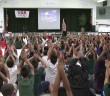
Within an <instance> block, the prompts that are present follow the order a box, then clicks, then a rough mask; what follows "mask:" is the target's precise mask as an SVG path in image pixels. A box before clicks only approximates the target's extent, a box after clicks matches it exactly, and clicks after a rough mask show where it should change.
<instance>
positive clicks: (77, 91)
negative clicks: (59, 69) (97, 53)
mask: <svg viewBox="0 0 110 96" xmlns="http://www.w3.org/2000/svg"><path fill="white" fill-rule="evenodd" d="M81 47H82V45H78V46H76V47H74V48H75V50H74V53H75V55H76V58H73V59H72V60H71V62H70V64H69V68H68V80H69V83H70V87H71V91H72V93H73V96H91V94H92V93H91V91H90V89H89V86H88V83H87V82H88V72H87V67H86V64H85V60H84V59H83V58H82V51H81Z"/></svg>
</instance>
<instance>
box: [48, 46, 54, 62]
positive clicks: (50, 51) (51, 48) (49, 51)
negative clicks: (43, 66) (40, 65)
mask: <svg viewBox="0 0 110 96" xmlns="http://www.w3.org/2000/svg"><path fill="white" fill-rule="evenodd" d="M53 49H54V46H51V47H50V48H49V50H48V60H49V59H50V56H51V54H52V50H53Z"/></svg>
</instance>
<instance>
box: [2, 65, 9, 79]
mask: <svg viewBox="0 0 110 96" xmlns="http://www.w3.org/2000/svg"><path fill="white" fill-rule="evenodd" d="M3 67H4V70H5V72H6V76H7V78H9V79H10V74H9V71H8V68H7V66H6V64H3Z"/></svg>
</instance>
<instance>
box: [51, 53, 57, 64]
mask: <svg viewBox="0 0 110 96" xmlns="http://www.w3.org/2000/svg"><path fill="white" fill-rule="evenodd" d="M50 61H51V63H52V64H56V62H57V55H56V54H55V53H54V52H52V54H51V56H50Z"/></svg>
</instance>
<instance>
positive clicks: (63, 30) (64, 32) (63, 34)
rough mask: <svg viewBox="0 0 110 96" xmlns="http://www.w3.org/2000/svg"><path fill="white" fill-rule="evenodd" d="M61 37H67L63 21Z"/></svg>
mask: <svg viewBox="0 0 110 96" xmlns="http://www.w3.org/2000/svg"><path fill="white" fill-rule="evenodd" d="M62 32H63V33H62V36H64V37H65V36H66V35H67V30H66V24H65V20H64V19H63V22H62Z"/></svg>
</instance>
